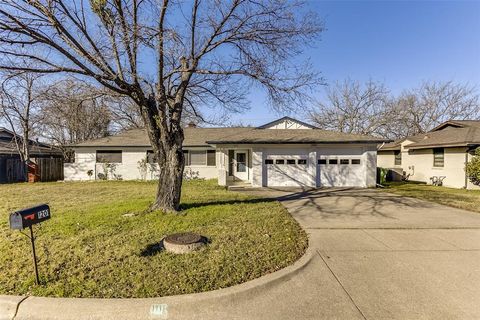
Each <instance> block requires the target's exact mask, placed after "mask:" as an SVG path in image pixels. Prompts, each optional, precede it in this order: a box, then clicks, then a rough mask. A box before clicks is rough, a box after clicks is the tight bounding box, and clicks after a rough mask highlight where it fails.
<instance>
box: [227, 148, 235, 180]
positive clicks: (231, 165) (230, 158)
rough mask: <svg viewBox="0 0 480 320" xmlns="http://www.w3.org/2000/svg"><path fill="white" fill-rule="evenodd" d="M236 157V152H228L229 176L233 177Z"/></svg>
mask: <svg viewBox="0 0 480 320" xmlns="http://www.w3.org/2000/svg"><path fill="white" fill-rule="evenodd" d="M234 157H235V150H228V175H229V176H233V158H234Z"/></svg>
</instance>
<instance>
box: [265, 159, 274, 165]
mask: <svg viewBox="0 0 480 320" xmlns="http://www.w3.org/2000/svg"><path fill="white" fill-rule="evenodd" d="M265 164H273V160H272V159H265Z"/></svg>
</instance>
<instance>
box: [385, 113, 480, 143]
mask: <svg viewBox="0 0 480 320" xmlns="http://www.w3.org/2000/svg"><path fill="white" fill-rule="evenodd" d="M405 140H409V141H412V143H410V144H407V145H406V146H405V147H406V148H409V149H427V148H435V147H461V146H470V145H480V120H450V121H446V122H444V123H442V124H440V125H438V126H437V127H435V128H434V129H432V130H431V131H429V132H427V133H421V134H417V135H415V136H410V137H407V138H405V139H401V140H396V141H394V142H392V143H387V144H385V145H384V146H382V147H381V148H380V150H400V144H401V143H402V142H403V141H405Z"/></svg>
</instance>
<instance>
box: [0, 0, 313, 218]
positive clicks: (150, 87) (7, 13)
mask: <svg viewBox="0 0 480 320" xmlns="http://www.w3.org/2000/svg"><path fill="white" fill-rule="evenodd" d="M319 21H320V20H319V19H318V17H316V16H315V15H313V14H312V13H309V12H306V7H304V5H303V3H302V2H301V1H295V0H293V1H284V0H265V1H253V0H230V1H228V0H225V1H218V0H192V1H184V2H174V1H169V0H159V1H142V0H112V1H107V0H91V1H81V0H72V1H68V2H66V1H63V0H16V1H2V2H1V3H0V44H1V45H2V50H1V54H2V57H1V58H0V68H2V69H7V70H22V71H29V72H37V73H43V74H45V73H48V74H58V73H70V74H75V75H77V76H82V77H84V78H85V79H90V80H92V81H96V82H98V83H100V84H101V85H102V86H104V87H105V88H107V89H109V90H111V91H114V92H116V93H118V94H120V95H124V96H128V97H130V98H131V99H132V101H134V103H135V105H136V107H137V109H138V111H139V113H140V114H141V115H142V118H143V121H144V123H145V126H146V129H147V132H148V136H149V138H150V142H151V144H152V148H153V151H154V153H155V155H156V158H157V161H158V164H159V168H160V171H159V183H158V191H157V197H156V200H155V202H154V204H153V205H152V208H154V209H162V210H165V211H176V210H178V208H179V203H180V194H181V186H182V176H183V170H184V156H183V152H182V143H183V140H184V133H183V127H182V119H183V114H184V111H185V110H186V109H190V110H192V112H195V113H197V112H198V110H199V108H201V107H203V106H204V105H205V104H210V105H216V106H220V107H221V108H222V109H224V110H235V109H237V108H241V107H243V106H244V105H245V95H246V93H247V92H248V89H249V87H251V86H252V85H258V86H260V87H262V88H264V89H265V91H266V92H267V94H268V97H269V101H270V102H271V104H272V105H274V106H276V107H277V108H282V107H291V106H294V105H296V104H298V103H303V102H304V100H305V99H306V98H307V97H308V93H309V92H310V91H309V90H311V89H312V88H313V86H315V85H317V84H319V83H320V80H321V79H319V77H318V74H317V72H315V71H313V69H312V68H311V66H310V65H300V64H298V63H295V64H294V63H293V61H292V60H293V58H296V57H298V55H299V54H301V53H302V48H303V47H304V46H305V44H308V43H312V41H314V40H315V39H316V38H317V36H318V35H319V33H320V32H321V31H322V26H321V25H320V24H319ZM152 57H154V59H155V60H152ZM142 61H145V64H142ZM31 62H35V63H36V66H35V67H31V66H30V65H29V63H31Z"/></svg>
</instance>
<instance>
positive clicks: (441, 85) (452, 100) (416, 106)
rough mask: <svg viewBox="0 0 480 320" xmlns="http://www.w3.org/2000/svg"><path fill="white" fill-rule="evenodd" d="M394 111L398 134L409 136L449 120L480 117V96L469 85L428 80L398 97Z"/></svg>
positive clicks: (396, 133) (396, 132) (393, 107)
mask: <svg viewBox="0 0 480 320" xmlns="http://www.w3.org/2000/svg"><path fill="white" fill-rule="evenodd" d="M391 109H392V110H391V112H392V113H393V114H395V115H396V117H395V122H396V124H397V125H396V126H395V125H394V124H393V125H394V126H393V127H392V129H393V128H395V129H396V130H395V132H394V134H395V135H396V136H397V137H398V136H400V137H406V136H410V135H415V134H419V133H425V132H427V131H429V130H431V129H433V128H435V127H436V126H438V125H439V124H441V123H442V122H445V121H447V120H452V119H456V120H465V119H479V118H480V96H479V93H478V92H477V90H476V88H474V87H472V86H469V85H466V84H455V83H453V82H451V81H448V82H436V81H431V82H424V83H422V84H421V85H420V87H418V88H415V89H411V90H407V91H405V92H403V93H402V94H401V95H400V96H399V97H397V98H396V99H395V100H394V105H393V106H392V108H391Z"/></svg>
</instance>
